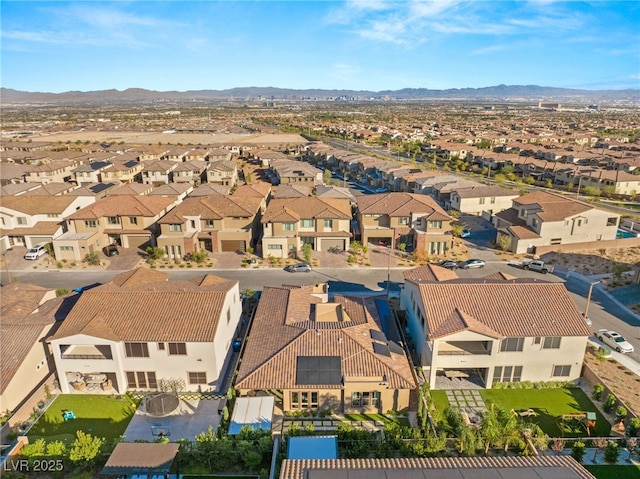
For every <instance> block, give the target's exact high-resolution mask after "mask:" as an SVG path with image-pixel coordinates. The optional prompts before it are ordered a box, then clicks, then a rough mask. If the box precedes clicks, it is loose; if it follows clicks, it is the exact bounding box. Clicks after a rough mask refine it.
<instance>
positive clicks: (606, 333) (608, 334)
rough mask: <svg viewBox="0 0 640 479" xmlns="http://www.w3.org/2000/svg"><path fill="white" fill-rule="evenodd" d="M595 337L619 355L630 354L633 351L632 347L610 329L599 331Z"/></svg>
mask: <svg viewBox="0 0 640 479" xmlns="http://www.w3.org/2000/svg"><path fill="white" fill-rule="evenodd" d="M596 337H597V338H598V339H599V340H600V341H602V342H603V343H604V344H606V345H607V346H609V347H610V348H613V349H615V350H616V351H618V352H619V353H632V352H633V351H635V349H634V348H633V346H632V345H631V344H630V343H629V342H628V341H627V340H626V339H624V337H622V336H620V335H619V334H618V333H616V332H615V331H611V330H610V329H599V330H598V332H597V333H596Z"/></svg>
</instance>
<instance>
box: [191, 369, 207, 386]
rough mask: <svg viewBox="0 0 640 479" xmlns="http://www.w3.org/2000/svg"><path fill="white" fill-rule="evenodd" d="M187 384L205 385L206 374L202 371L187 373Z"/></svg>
mask: <svg viewBox="0 0 640 479" xmlns="http://www.w3.org/2000/svg"><path fill="white" fill-rule="evenodd" d="M189 384H207V373H206V372H204V371H202V372H191V373H189Z"/></svg>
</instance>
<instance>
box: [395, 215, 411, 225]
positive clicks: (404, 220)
mask: <svg viewBox="0 0 640 479" xmlns="http://www.w3.org/2000/svg"><path fill="white" fill-rule="evenodd" d="M398 223H399V224H401V225H408V224H409V217H408V216H401V217H400V218H398Z"/></svg>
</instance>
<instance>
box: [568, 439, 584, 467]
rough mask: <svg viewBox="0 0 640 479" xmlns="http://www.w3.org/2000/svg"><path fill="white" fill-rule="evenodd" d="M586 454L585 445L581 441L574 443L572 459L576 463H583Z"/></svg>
mask: <svg viewBox="0 0 640 479" xmlns="http://www.w3.org/2000/svg"><path fill="white" fill-rule="evenodd" d="M584 453H585V444H584V442H581V441H576V442H574V443H573V446H572V447H571V457H573V458H574V459H575V460H576V461H578V462H582V459H583V458H584Z"/></svg>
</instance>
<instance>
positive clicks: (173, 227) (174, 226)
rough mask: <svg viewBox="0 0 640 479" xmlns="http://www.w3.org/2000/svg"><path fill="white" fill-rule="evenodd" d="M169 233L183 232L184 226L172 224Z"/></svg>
mask: <svg viewBox="0 0 640 479" xmlns="http://www.w3.org/2000/svg"><path fill="white" fill-rule="evenodd" d="M169 231H182V225H180V224H170V225H169Z"/></svg>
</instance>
